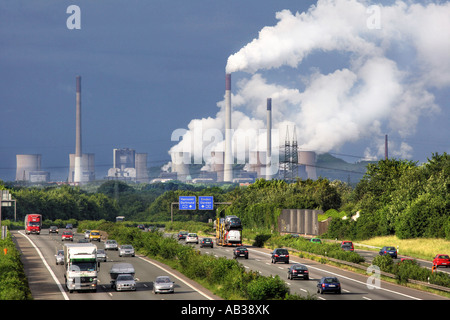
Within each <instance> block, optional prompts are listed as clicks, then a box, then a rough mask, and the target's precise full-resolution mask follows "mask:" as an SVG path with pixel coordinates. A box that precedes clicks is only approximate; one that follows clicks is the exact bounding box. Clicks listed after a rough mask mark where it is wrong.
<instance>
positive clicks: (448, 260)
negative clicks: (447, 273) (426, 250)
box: [433, 254, 450, 268]
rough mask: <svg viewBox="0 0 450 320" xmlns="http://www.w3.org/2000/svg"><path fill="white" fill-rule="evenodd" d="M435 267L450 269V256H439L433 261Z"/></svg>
mask: <svg viewBox="0 0 450 320" xmlns="http://www.w3.org/2000/svg"><path fill="white" fill-rule="evenodd" d="M433 266H435V267H436V268H437V267H447V268H448V267H450V257H449V256H448V254H437V255H436V256H435V257H434V259H433Z"/></svg>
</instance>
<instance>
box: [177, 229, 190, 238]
mask: <svg viewBox="0 0 450 320" xmlns="http://www.w3.org/2000/svg"><path fill="white" fill-rule="evenodd" d="M188 233H189V232H187V231H180V232H178V235H177V239H178V240H184V239H186V236H187V235H188Z"/></svg>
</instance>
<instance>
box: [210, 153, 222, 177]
mask: <svg viewBox="0 0 450 320" xmlns="http://www.w3.org/2000/svg"><path fill="white" fill-rule="evenodd" d="M223 160H224V153H223V152H222V151H211V171H212V172H215V173H216V174H217V182H223V167H224V166H223Z"/></svg>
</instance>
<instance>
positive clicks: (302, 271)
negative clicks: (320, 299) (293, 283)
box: [287, 263, 309, 280]
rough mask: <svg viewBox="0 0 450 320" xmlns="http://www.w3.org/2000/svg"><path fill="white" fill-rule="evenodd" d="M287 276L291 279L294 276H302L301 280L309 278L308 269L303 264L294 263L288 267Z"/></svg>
mask: <svg viewBox="0 0 450 320" xmlns="http://www.w3.org/2000/svg"><path fill="white" fill-rule="evenodd" d="M287 278H288V279H289V280H293V279H295V278H302V279H303V280H309V270H308V267H306V266H305V265H303V264H299V263H297V264H294V265H292V266H291V267H289V268H288V273H287Z"/></svg>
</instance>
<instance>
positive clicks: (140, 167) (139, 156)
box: [136, 153, 148, 182]
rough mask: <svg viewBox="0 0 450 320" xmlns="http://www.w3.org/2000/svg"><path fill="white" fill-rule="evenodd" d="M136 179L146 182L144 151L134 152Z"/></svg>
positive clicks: (145, 156) (145, 155)
mask: <svg viewBox="0 0 450 320" xmlns="http://www.w3.org/2000/svg"><path fill="white" fill-rule="evenodd" d="M136 181H139V182H148V171H147V154H146V153H136Z"/></svg>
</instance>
